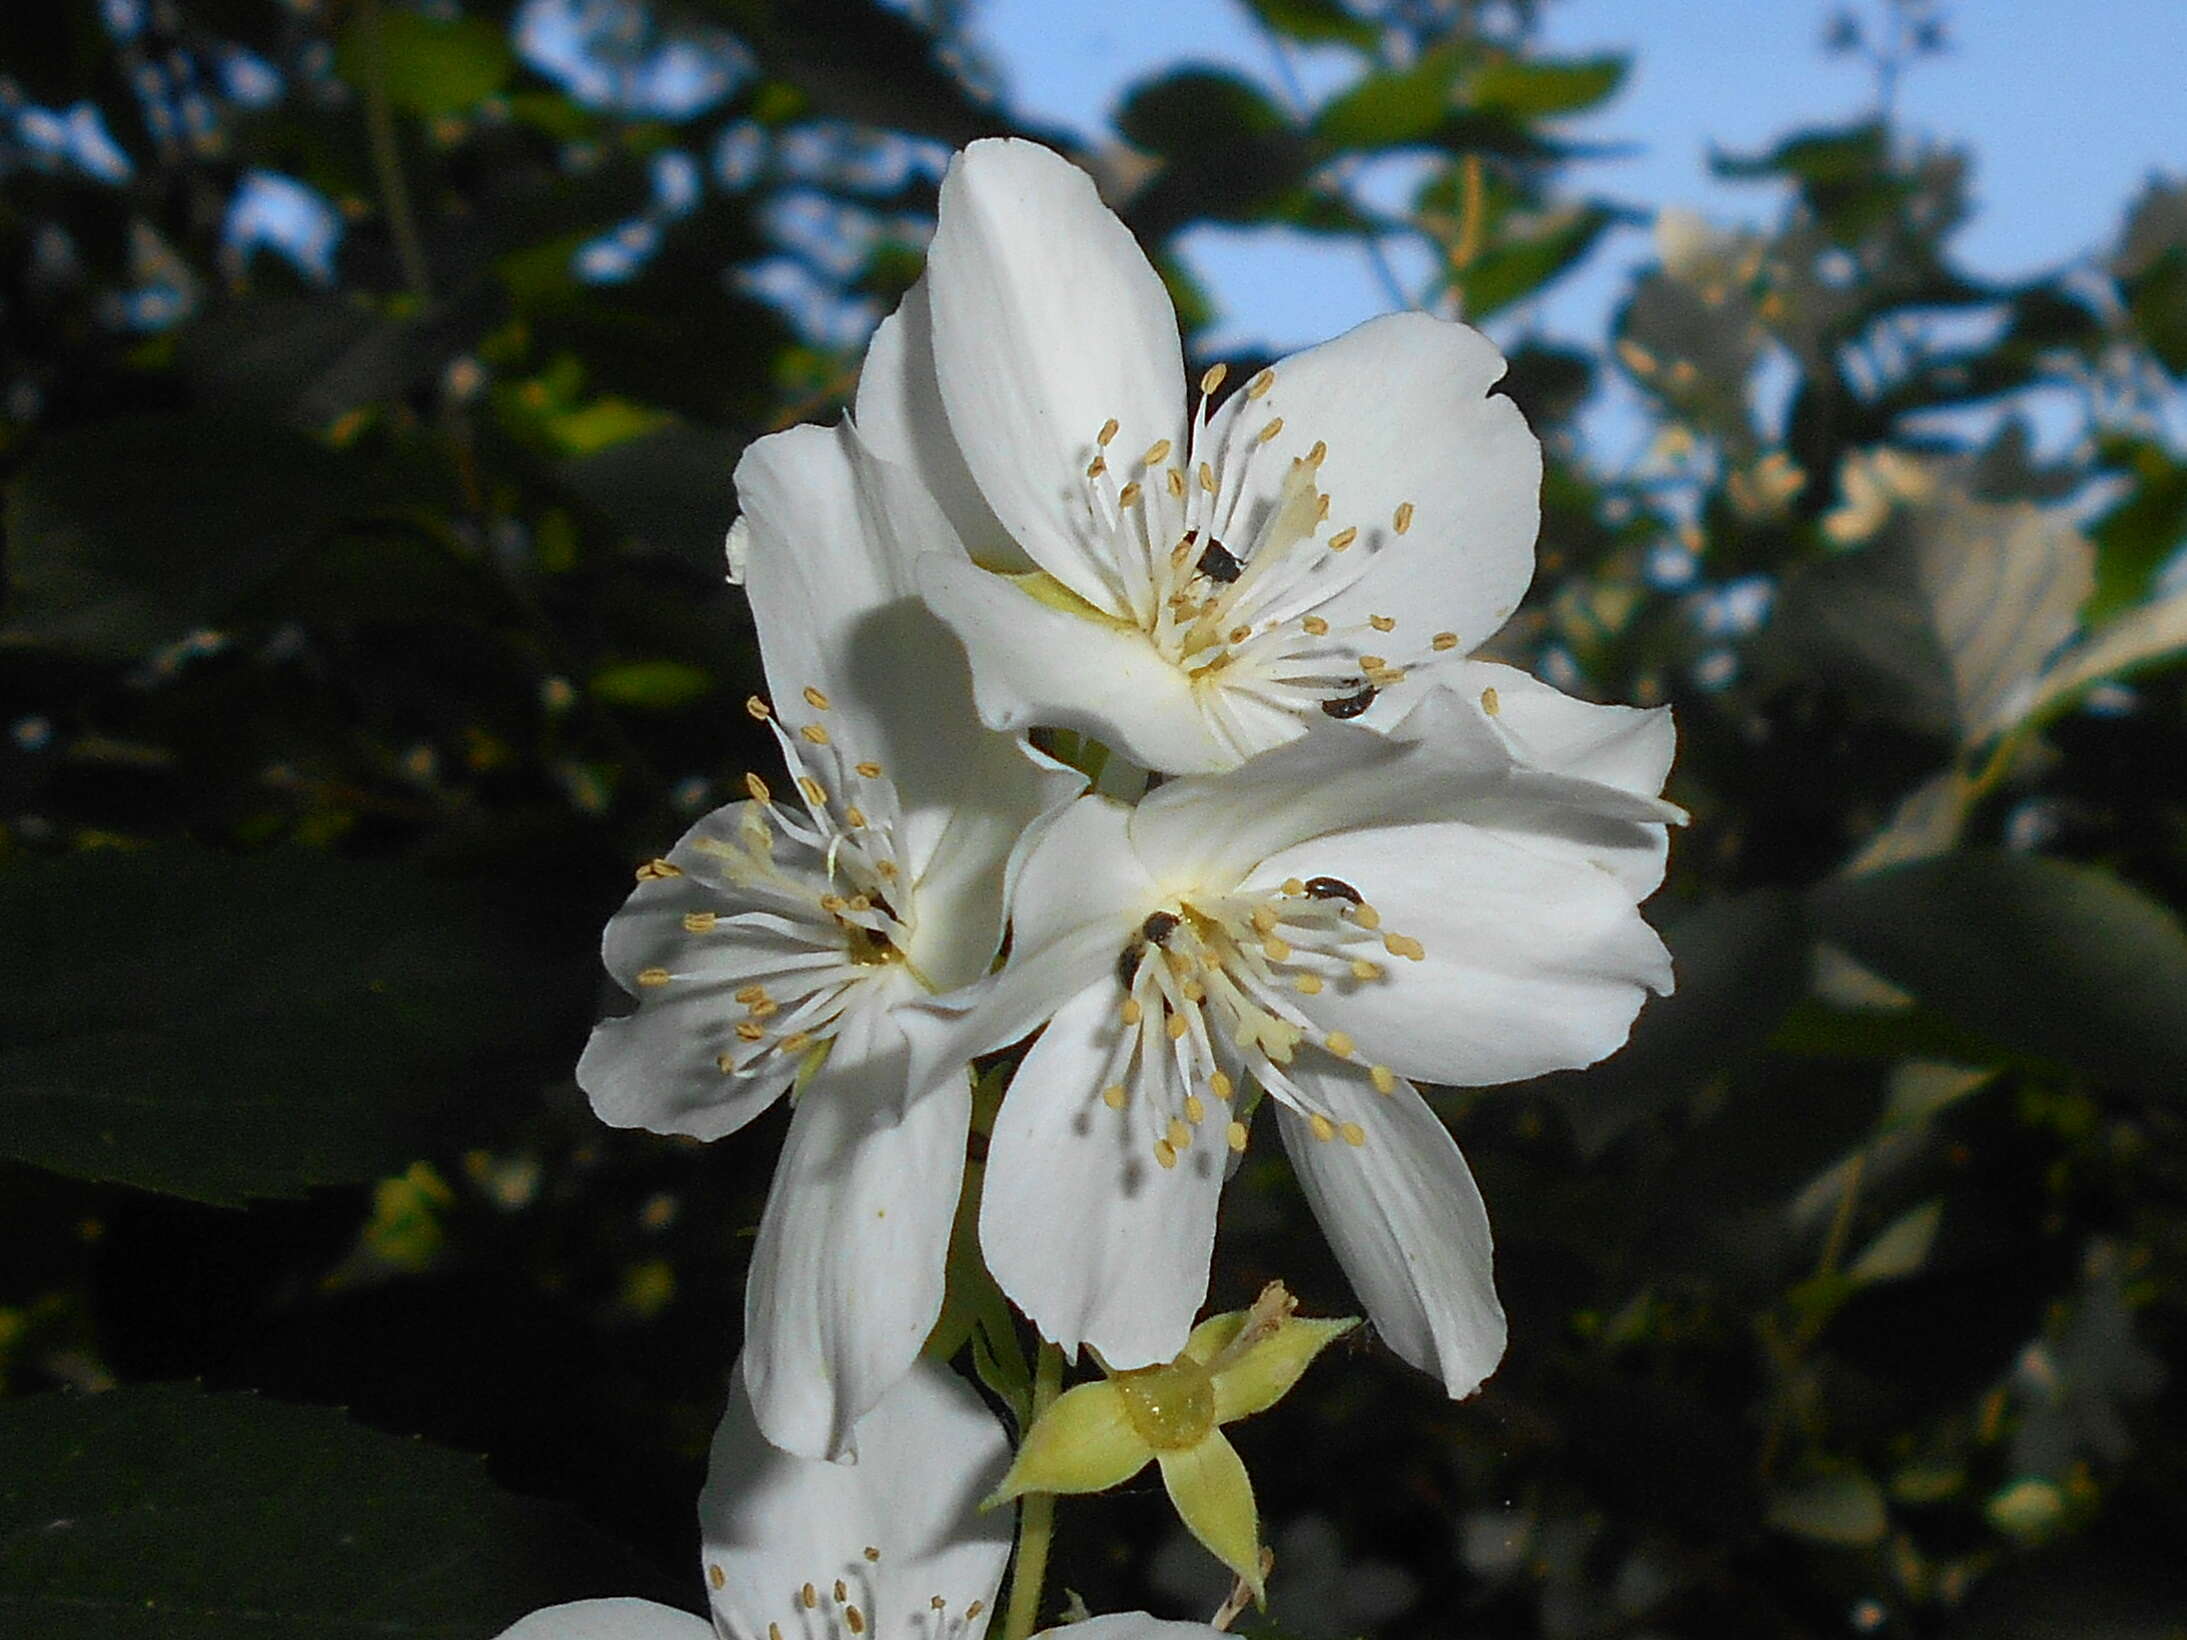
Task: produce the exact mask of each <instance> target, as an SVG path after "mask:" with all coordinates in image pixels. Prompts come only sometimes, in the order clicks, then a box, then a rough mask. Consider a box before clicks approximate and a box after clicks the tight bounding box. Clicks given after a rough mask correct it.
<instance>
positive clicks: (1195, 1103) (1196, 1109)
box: [1185, 1093, 1207, 1127]
mask: <svg viewBox="0 0 2187 1640" xmlns="http://www.w3.org/2000/svg"><path fill="white" fill-rule="evenodd" d="M1185 1120H1186V1121H1188V1122H1190V1123H1191V1124H1192V1125H1193V1126H1194V1127H1198V1126H1199V1125H1200V1124H1201V1123H1202V1122H1204V1121H1206V1120H1207V1101H1206V1100H1204V1099H1202V1098H1201V1097H1200V1096H1199V1095H1198V1094H1196V1093H1188V1094H1186V1095H1185Z"/></svg>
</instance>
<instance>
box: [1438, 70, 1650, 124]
mask: <svg viewBox="0 0 2187 1640" xmlns="http://www.w3.org/2000/svg"><path fill="white" fill-rule="evenodd" d="M1630 67H1631V60H1630V59H1629V58H1625V57H1611V56H1603V57H1565V58H1553V59H1539V60H1533V61H1529V60H1527V59H1525V58H1520V57H1508V58H1504V59H1502V60H1500V61H1496V62H1490V63H1486V64H1484V65H1482V67H1481V69H1480V71H1479V72H1478V73H1476V74H1475V75H1474V76H1473V79H1472V81H1471V83H1470V84H1469V85H1468V87H1467V90H1468V91H1469V92H1470V93H1471V95H1472V101H1473V102H1474V103H1475V104H1476V105H1477V106H1479V107H1482V108H1496V109H1502V110H1503V111H1505V112H1506V113H1510V114H1516V115H1518V116H1519V117H1521V118H1522V119H1541V118H1544V117H1546V116H1548V115H1552V114H1576V113H1578V112H1580V111H1581V110H1582V109H1587V108H1592V107H1594V106H1595V105H1596V104H1597V103H1599V102H1602V101H1603V100H1604V99H1606V98H1608V97H1611V96H1614V95H1615V94H1616V92H1617V89H1618V87H1619V86H1621V85H1623V84H1624V83H1625V74H1626V70H1627V69H1628V68H1630Z"/></svg>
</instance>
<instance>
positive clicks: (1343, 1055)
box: [1322, 1031, 1352, 1059]
mask: <svg viewBox="0 0 2187 1640" xmlns="http://www.w3.org/2000/svg"><path fill="white" fill-rule="evenodd" d="M1322 1045H1323V1046H1324V1047H1326V1048H1327V1049H1328V1050H1329V1051H1330V1052H1331V1053H1333V1054H1335V1055H1336V1056H1337V1058H1339V1059H1349V1058H1351V1057H1352V1039H1351V1036H1350V1035H1349V1033H1347V1032H1344V1031H1331V1032H1330V1033H1329V1034H1328V1035H1327V1036H1326V1037H1324V1038H1322Z"/></svg>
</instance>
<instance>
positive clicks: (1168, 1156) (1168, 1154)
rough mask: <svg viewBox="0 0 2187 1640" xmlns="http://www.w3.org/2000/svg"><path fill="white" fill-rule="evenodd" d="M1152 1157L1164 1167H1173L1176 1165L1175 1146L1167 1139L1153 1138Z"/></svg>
mask: <svg viewBox="0 0 2187 1640" xmlns="http://www.w3.org/2000/svg"><path fill="white" fill-rule="evenodd" d="M1154 1159H1155V1160H1156V1161H1158V1162H1160V1163H1161V1164H1162V1165H1163V1166H1164V1167H1166V1168H1167V1167H1175V1166H1176V1165H1177V1147H1176V1146H1175V1145H1173V1144H1171V1143H1170V1142H1169V1141H1168V1140H1167V1139H1157V1140H1155V1141H1154Z"/></svg>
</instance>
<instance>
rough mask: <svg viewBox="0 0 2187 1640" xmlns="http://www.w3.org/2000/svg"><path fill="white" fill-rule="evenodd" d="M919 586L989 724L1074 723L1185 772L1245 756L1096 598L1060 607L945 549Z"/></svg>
mask: <svg viewBox="0 0 2187 1640" xmlns="http://www.w3.org/2000/svg"><path fill="white" fill-rule="evenodd" d="M919 588H920V591H921V592H923V593H924V594H925V595H926V601H927V604H928V607H930V608H931V609H932V610H933V611H934V613H935V614H937V615H939V616H940V617H941V618H942V619H943V620H944V621H946V622H948V623H949V628H950V630H951V631H953V632H955V633H956V634H957V636H958V638H959V639H960V640H962V641H963V644H964V647H965V652H966V653H967V655H969V656H970V658H971V662H972V682H973V687H974V689H975V692H976V695H977V699H978V702H979V712H980V717H981V718H982V719H983V720H984V721H985V722H986V724H987V726H988V727H989V728H991V729H1008V730H1016V729H1030V728H1035V727H1048V728H1056V729H1074V730H1077V731H1078V732H1080V733H1081V734H1090V735H1092V736H1094V737H1095V738H1096V739H1098V740H1100V741H1102V742H1103V743H1104V744H1106V745H1108V746H1111V747H1115V748H1119V749H1121V750H1123V751H1124V752H1126V753H1128V754H1129V755H1130V756H1131V757H1133V758H1135V759H1137V760H1138V761H1139V762H1141V763H1144V764H1146V765H1147V766H1148V767H1150V768H1156V769H1165V770H1173V771H1177V772H1182V773H1191V772H1194V771H1198V770H1204V769H1224V768H1228V767H1229V766H1230V765H1231V764H1233V763H1235V762H1237V761H1238V758H1237V754H1236V753H1235V752H1233V751H1231V750H1230V749H1229V748H1228V747H1226V746H1224V745H1223V743H1222V742H1220V741H1218V740H1217V739H1216V738H1215V736H1214V733H1213V731H1212V730H1210V728H1209V727H1208V723H1207V717H1206V714H1205V713H1203V712H1202V711H1201V709H1200V704H1199V702H1198V701H1197V700H1195V699H1194V698H1193V693H1192V685H1191V683H1190V681H1188V680H1187V678H1186V677H1185V675H1184V673H1183V672H1181V671H1179V670H1178V669H1177V668H1176V667H1175V666H1173V665H1171V664H1170V663H1169V662H1168V661H1166V660H1164V659H1163V658H1162V656H1161V655H1160V654H1159V653H1158V652H1157V651H1156V649H1155V647H1154V645H1153V644H1152V643H1151V642H1149V641H1148V638H1147V635H1146V634H1145V633H1144V632H1142V631H1140V630H1139V628H1137V627H1135V626H1130V625H1127V624H1125V623H1122V622H1119V621H1112V620H1110V619H1108V618H1107V617H1105V616H1103V615H1102V614H1100V612H1099V611H1097V610H1094V609H1092V608H1090V607H1089V608H1085V609H1084V610H1083V611H1082V612H1080V611H1074V610H1070V609H1059V608H1057V607H1056V606H1055V605H1054V604H1051V603H1044V602H1042V601H1041V600H1040V599H1038V598H1035V597H1034V596H1032V594H1030V593H1029V592H1027V591H1025V590H1024V589H1023V588H1022V587H1021V586H1020V585H1019V584H1018V583H1016V582H1014V581H1011V580H1008V579H1005V578H1004V577H1002V576H999V575H990V574H989V573H988V572H987V571H985V570H983V569H979V568H976V567H974V566H973V565H970V564H966V563H962V562H957V561H952V560H950V559H948V558H943V557H935V558H932V559H929V560H928V561H926V562H924V563H922V564H921V565H920V566H919Z"/></svg>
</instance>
